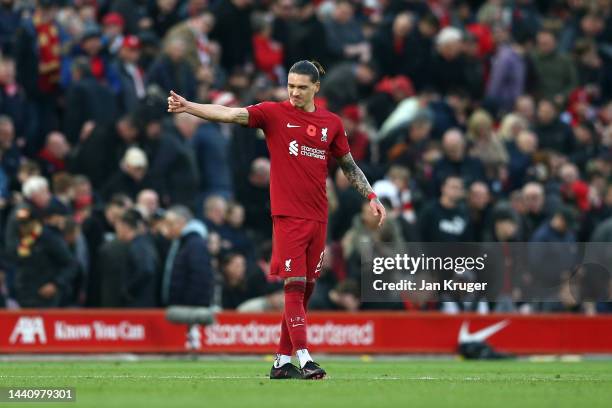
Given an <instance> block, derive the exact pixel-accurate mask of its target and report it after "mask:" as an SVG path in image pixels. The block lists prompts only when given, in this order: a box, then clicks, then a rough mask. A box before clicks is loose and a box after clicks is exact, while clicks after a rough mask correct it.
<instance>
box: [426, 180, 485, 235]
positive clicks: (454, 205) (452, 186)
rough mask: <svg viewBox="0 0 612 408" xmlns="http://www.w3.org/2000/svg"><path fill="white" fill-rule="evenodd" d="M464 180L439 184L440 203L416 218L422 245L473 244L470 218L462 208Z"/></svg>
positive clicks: (429, 205)
mask: <svg viewBox="0 0 612 408" xmlns="http://www.w3.org/2000/svg"><path fill="white" fill-rule="evenodd" d="M463 183H464V182H463V179H462V178H461V177H460V176H458V175H449V176H447V177H446V178H445V179H444V181H443V182H442V190H441V195H440V198H439V199H435V200H434V201H433V202H432V203H429V204H428V206H427V207H426V208H424V209H423V211H422V212H421V214H420V217H419V218H418V222H419V229H420V236H421V240H423V241H425V242H472V240H473V238H474V234H473V233H474V231H473V226H472V225H471V222H470V217H469V214H468V212H467V210H466V209H465V207H464V206H463V205H462V200H463V198H464V194H465V193H464V187H463V186H464V184H463Z"/></svg>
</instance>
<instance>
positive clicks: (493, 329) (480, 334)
mask: <svg viewBox="0 0 612 408" xmlns="http://www.w3.org/2000/svg"><path fill="white" fill-rule="evenodd" d="M509 324H510V322H509V321H508V320H502V321H501V322H497V323H495V324H493V325H491V326H487V327H485V328H484V329H480V330H478V331H475V332H473V333H470V329H469V325H470V324H469V322H463V323H462V324H461V328H460V329H459V339H458V340H459V344H465V343H473V342H483V341H485V340H486V339H488V338H489V337H491V336H492V335H494V334H495V333H497V332H498V331H500V330H501V329H503V328H504V327H506V326H507V325H509Z"/></svg>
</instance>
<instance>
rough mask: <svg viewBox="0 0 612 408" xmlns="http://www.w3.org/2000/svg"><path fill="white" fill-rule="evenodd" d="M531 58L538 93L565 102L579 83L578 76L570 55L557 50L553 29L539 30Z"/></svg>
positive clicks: (540, 95)
mask: <svg viewBox="0 0 612 408" xmlns="http://www.w3.org/2000/svg"><path fill="white" fill-rule="evenodd" d="M531 58H532V60H533V65H534V68H535V73H536V75H537V77H538V85H537V87H536V89H535V93H536V95H537V96H538V97H541V98H547V99H550V100H553V101H554V102H555V103H557V104H559V105H561V104H564V103H565V102H566V101H567V98H568V97H569V94H570V92H571V90H572V89H574V88H575V87H576V86H577V85H578V77H577V75H576V68H575V66H574V64H573V63H572V60H571V59H570V57H569V56H567V55H565V54H563V53H561V52H559V51H558V50H557V39H556V37H555V35H554V34H553V33H552V32H551V31H547V30H542V31H540V32H538V35H537V39H536V50H535V51H534V52H533V53H532V55H531Z"/></svg>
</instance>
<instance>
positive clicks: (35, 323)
mask: <svg viewBox="0 0 612 408" xmlns="http://www.w3.org/2000/svg"><path fill="white" fill-rule="evenodd" d="M37 339H38V341H37ZM17 341H19V343H20V344H36V343H37V342H40V343H41V344H45V343H47V333H46V332H45V325H44V323H43V318H42V317H40V316H35V317H25V316H24V317H20V318H19V320H17V324H15V327H14V328H13V332H12V333H11V337H9V343H11V344H15V343H17Z"/></svg>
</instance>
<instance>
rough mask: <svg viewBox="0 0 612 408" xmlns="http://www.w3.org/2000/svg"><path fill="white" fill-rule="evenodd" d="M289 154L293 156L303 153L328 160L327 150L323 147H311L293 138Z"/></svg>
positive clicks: (303, 154)
mask: <svg viewBox="0 0 612 408" xmlns="http://www.w3.org/2000/svg"><path fill="white" fill-rule="evenodd" d="M289 155H291V156H298V155H302V156H306V157H313V158H315V159H319V160H326V151H325V150H323V149H316V148H314V147H310V146H304V145H302V146H300V144H299V143H298V142H297V140H292V141H291V142H290V143H289Z"/></svg>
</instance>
